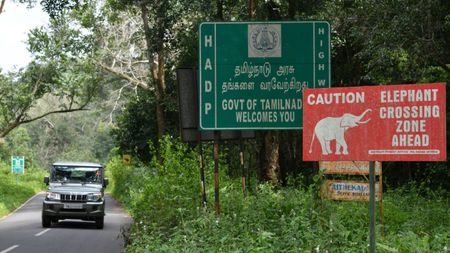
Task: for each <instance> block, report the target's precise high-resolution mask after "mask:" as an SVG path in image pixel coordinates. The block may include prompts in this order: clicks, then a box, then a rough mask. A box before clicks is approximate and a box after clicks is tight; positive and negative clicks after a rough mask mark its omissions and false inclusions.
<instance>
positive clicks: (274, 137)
mask: <svg viewBox="0 0 450 253" xmlns="http://www.w3.org/2000/svg"><path fill="white" fill-rule="evenodd" d="M264 147H265V152H264V154H265V164H264V177H265V178H266V179H267V180H268V181H270V182H272V184H273V185H278V184H279V182H280V164H279V157H280V154H279V150H280V142H279V132H278V131H268V132H266V133H265V135H264Z"/></svg>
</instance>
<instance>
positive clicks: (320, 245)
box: [107, 138, 450, 252]
mask: <svg viewBox="0 0 450 253" xmlns="http://www.w3.org/2000/svg"><path fill="white" fill-rule="evenodd" d="M161 147H162V148H161V149H162V152H161V157H162V159H163V160H164V165H165V166H161V165H160V162H159V160H158V159H156V157H155V158H154V159H153V162H152V163H151V164H150V165H149V166H142V165H141V166H123V165H122V164H121V161H120V160H119V159H118V158H116V159H113V160H111V162H110V163H109V164H108V166H107V169H108V170H109V172H108V173H110V177H111V179H112V180H111V181H112V186H113V194H114V195H115V196H117V197H119V198H120V199H121V200H122V201H123V202H124V203H125V205H126V206H127V208H128V209H129V210H130V213H131V214H132V215H133V217H134V219H135V224H134V226H133V228H132V231H131V235H130V244H129V245H128V246H127V248H126V252H367V251H368V244H369V238H368V237H369V214H368V213H369V212H368V204H367V203H365V202H334V201H326V200H321V199H320V198H319V196H318V185H319V183H320V182H319V181H317V182H316V184H315V185H310V186H303V187H299V186H294V185H290V186H288V187H283V188H281V189H275V188H273V187H272V186H271V185H269V184H260V185H259V186H258V190H257V191H256V192H255V193H254V194H250V195H249V196H247V197H244V196H243V194H242V192H241V190H240V181H239V180H234V179H230V178H228V177H227V176H226V173H224V170H222V173H221V176H220V179H221V182H220V198H221V207H222V209H221V211H222V212H221V215H220V216H216V215H214V212H213V210H214V208H213V206H212V202H213V199H212V198H213V196H214V194H213V187H212V182H213V180H212V175H211V171H212V164H208V165H207V169H206V171H207V172H208V173H207V174H208V177H207V178H208V179H207V182H208V186H209V188H208V192H207V194H208V198H209V204H208V208H207V209H206V210H203V208H201V207H200V206H201V204H200V203H201V198H200V184H199V176H198V165H197V164H198V163H197V154H196V153H195V152H194V151H192V150H191V149H189V148H187V147H186V146H184V145H182V144H180V143H178V142H176V141H174V140H170V139H168V138H166V139H165V140H164V141H163V142H162V143H161ZM224 167H225V165H223V166H222V167H221V168H224ZM292 181H295V180H292ZM448 207H449V198H448V193H447V191H445V190H443V191H440V192H432V191H428V190H427V189H424V188H421V187H417V186H415V185H410V186H407V187H404V188H401V189H396V190H388V192H386V193H385V194H384V210H385V212H384V213H385V214H384V226H381V224H380V223H379V222H378V226H377V243H378V251H377V252H447V251H448V248H449V246H450V245H448V244H449V236H450V234H449V231H450V229H449V228H450V217H449V209H448ZM378 217H379V214H378Z"/></svg>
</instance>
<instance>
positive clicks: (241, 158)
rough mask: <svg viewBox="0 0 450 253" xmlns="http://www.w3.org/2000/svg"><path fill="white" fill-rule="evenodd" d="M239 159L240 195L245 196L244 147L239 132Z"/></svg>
mask: <svg viewBox="0 0 450 253" xmlns="http://www.w3.org/2000/svg"><path fill="white" fill-rule="evenodd" d="M239 158H240V160H241V169H242V193H244V196H246V195H247V192H246V190H245V188H246V186H245V181H246V178H245V165H244V145H243V143H242V131H240V135H239Z"/></svg>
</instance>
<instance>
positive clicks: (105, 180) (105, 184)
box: [103, 178, 109, 188]
mask: <svg viewBox="0 0 450 253" xmlns="http://www.w3.org/2000/svg"><path fill="white" fill-rule="evenodd" d="M108 184H109V180H108V179H107V178H104V179H103V188H106V186H108Z"/></svg>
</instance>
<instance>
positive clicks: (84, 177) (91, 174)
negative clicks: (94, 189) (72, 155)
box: [52, 166, 102, 184]
mask: <svg viewBox="0 0 450 253" xmlns="http://www.w3.org/2000/svg"><path fill="white" fill-rule="evenodd" d="M101 180H102V171H101V168H98V167H78V166H77V167H75V166H54V167H53V169H52V181H53V182H58V183H98V184H100V183H101V182H102V181H101Z"/></svg>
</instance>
